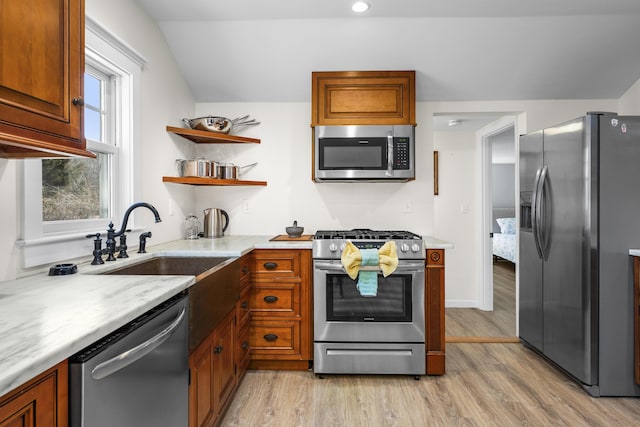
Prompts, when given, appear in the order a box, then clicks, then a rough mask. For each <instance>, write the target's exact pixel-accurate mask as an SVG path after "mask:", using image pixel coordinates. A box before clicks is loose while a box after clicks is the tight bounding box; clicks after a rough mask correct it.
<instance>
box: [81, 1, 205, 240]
mask: <svg viewBox="0 0 640 427" xmlns="http://www.w3.org/2000/svg"><path fill="white" fill-rule="evenodd" d="M85 11H86V14H87V15H88V16H90V17H92V18H93V19H94V20H95V21H97V22H99V23H100V24H102V25H103V26H104V27H106V28H107V29H109V30H110V31H111V32H112V33H113V34H115V35H116V36H117V37H119V38H120V39H122V40H124V41H125V42H126V43H127V44H129V45H130V46H131V47H132V48H133V49H134V50H136V51H137V52H139V53H140V54H141V55H142V56H144V57H145V58H146V59H147V63H146V64H145V65H144V68H143V70H142V108H141V110H142V117H141V123H140V126H141V129H142V135H141V140H140V141H137V142H138V143H139V144H141V150H140V151H141V153H142V167H141V171H140V174H139V176H141V178H142V189H141V192H142V195H141V197H140V199H141V200H142V201H146V202H149V203H151V204H152V205H154V206H155V207H156V208H157V209H158V211H159V212H160V216H161V217H162V223H158V224H155V223H153V217H152V216H151V215H150V213H149V212H146V213H142V216H139V218H142V219H143V220H144V223H145V225H146V224H148V228H149V229H150V230H152V233H153V237H152V238H151V239H150V241H149V244H150V245H153V244H157V243H160V242H165V241H169V240H175V239H177V238H180V237H182V231H181V229H182V226H183V222H184V218H185V212H187V211H190V210H191V209H192V205H193V197H194V196H193V195H194V193H193V189H192V188H191V187H190V186H167V185H165V184H164V183H163V182H162V178H161V177H162V176H165V175H169V176H171V175H175V173H176V169H175V167H174V162H175V159H177V158H190V157H191V156H192V155H193V150H194V148H193V144H192V143H185V142H184V141H176V139H175V138H174V137H172V136H170V135H169V134H167V132H166V126H167V125H172V126H182V124H181V118H183V117H191V116H192V115H193V111H194V98H193V96H192V94H191V90H190V89H189V87H188V86H187V84H186V82H185V80H184V78H183V77H182V74H181V73H180V71H179V67H178V64H177V63H176V61H175V59H174V57H173V55H172V54H171V51H170V50H169V47H168V45H167V44H166V41H165V39H164V36H163V35H162V32H161V31H160V29H159V27H158V26H157V24H156V23H155V21H153V20H152V19H151V18H149V16H148V15H147V14H146V13H145V12H144V11H143V10H142V9H141V8H140V7H139V6H138V4H137V3H136V2H135V1H134V0H111V1H108V2H106V1H102V0H86V1H85Z"/></svg>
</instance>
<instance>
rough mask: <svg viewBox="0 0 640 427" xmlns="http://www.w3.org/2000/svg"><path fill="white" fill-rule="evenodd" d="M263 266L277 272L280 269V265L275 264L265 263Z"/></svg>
mask: <svg viewBox="0 0 640 427" xmlns="http://www.w3.org/2000/svg"><path fill="white" fill-rule="evenodd" d="M263 265H264V268H266V269H267V270H275V269H276V268H278V264H277V263H275V262H265V263H264V264H263Z"/></svg>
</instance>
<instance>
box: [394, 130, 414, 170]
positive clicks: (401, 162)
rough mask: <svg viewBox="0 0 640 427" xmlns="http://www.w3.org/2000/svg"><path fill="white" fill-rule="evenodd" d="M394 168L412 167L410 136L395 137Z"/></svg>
mask: <svg viewBox="0 0 640 427" xmlns="http://www.w3.org/2000/svg"><path fill="white" fill-rule="evenodd" d="M393 169H410V167H409V138H406V137H395V138H393Z"/></svg>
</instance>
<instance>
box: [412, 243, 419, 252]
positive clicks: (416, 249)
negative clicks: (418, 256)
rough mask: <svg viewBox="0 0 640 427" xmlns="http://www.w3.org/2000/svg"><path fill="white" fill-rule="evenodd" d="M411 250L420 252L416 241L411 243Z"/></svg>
mask: <svg viewBox="0 0 640 427" xmlns="http://www.w3.org/2000/svg"><path fill="white" fill-rule="evenodd" d="M411 252H420V245H419V244H417V243H414V244H413V245H411Z"/></svg>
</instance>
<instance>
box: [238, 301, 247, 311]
mask: <svg viewBox="0 0 640 427" xmlns="http://www.w3.org/2000/svg"><path fill="white" fill-rule="evenodd" d="M240 307H241V308H242V309H243V310H246V309H247V308H249V302H248V301H242V304H240Z"/></svg>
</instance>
